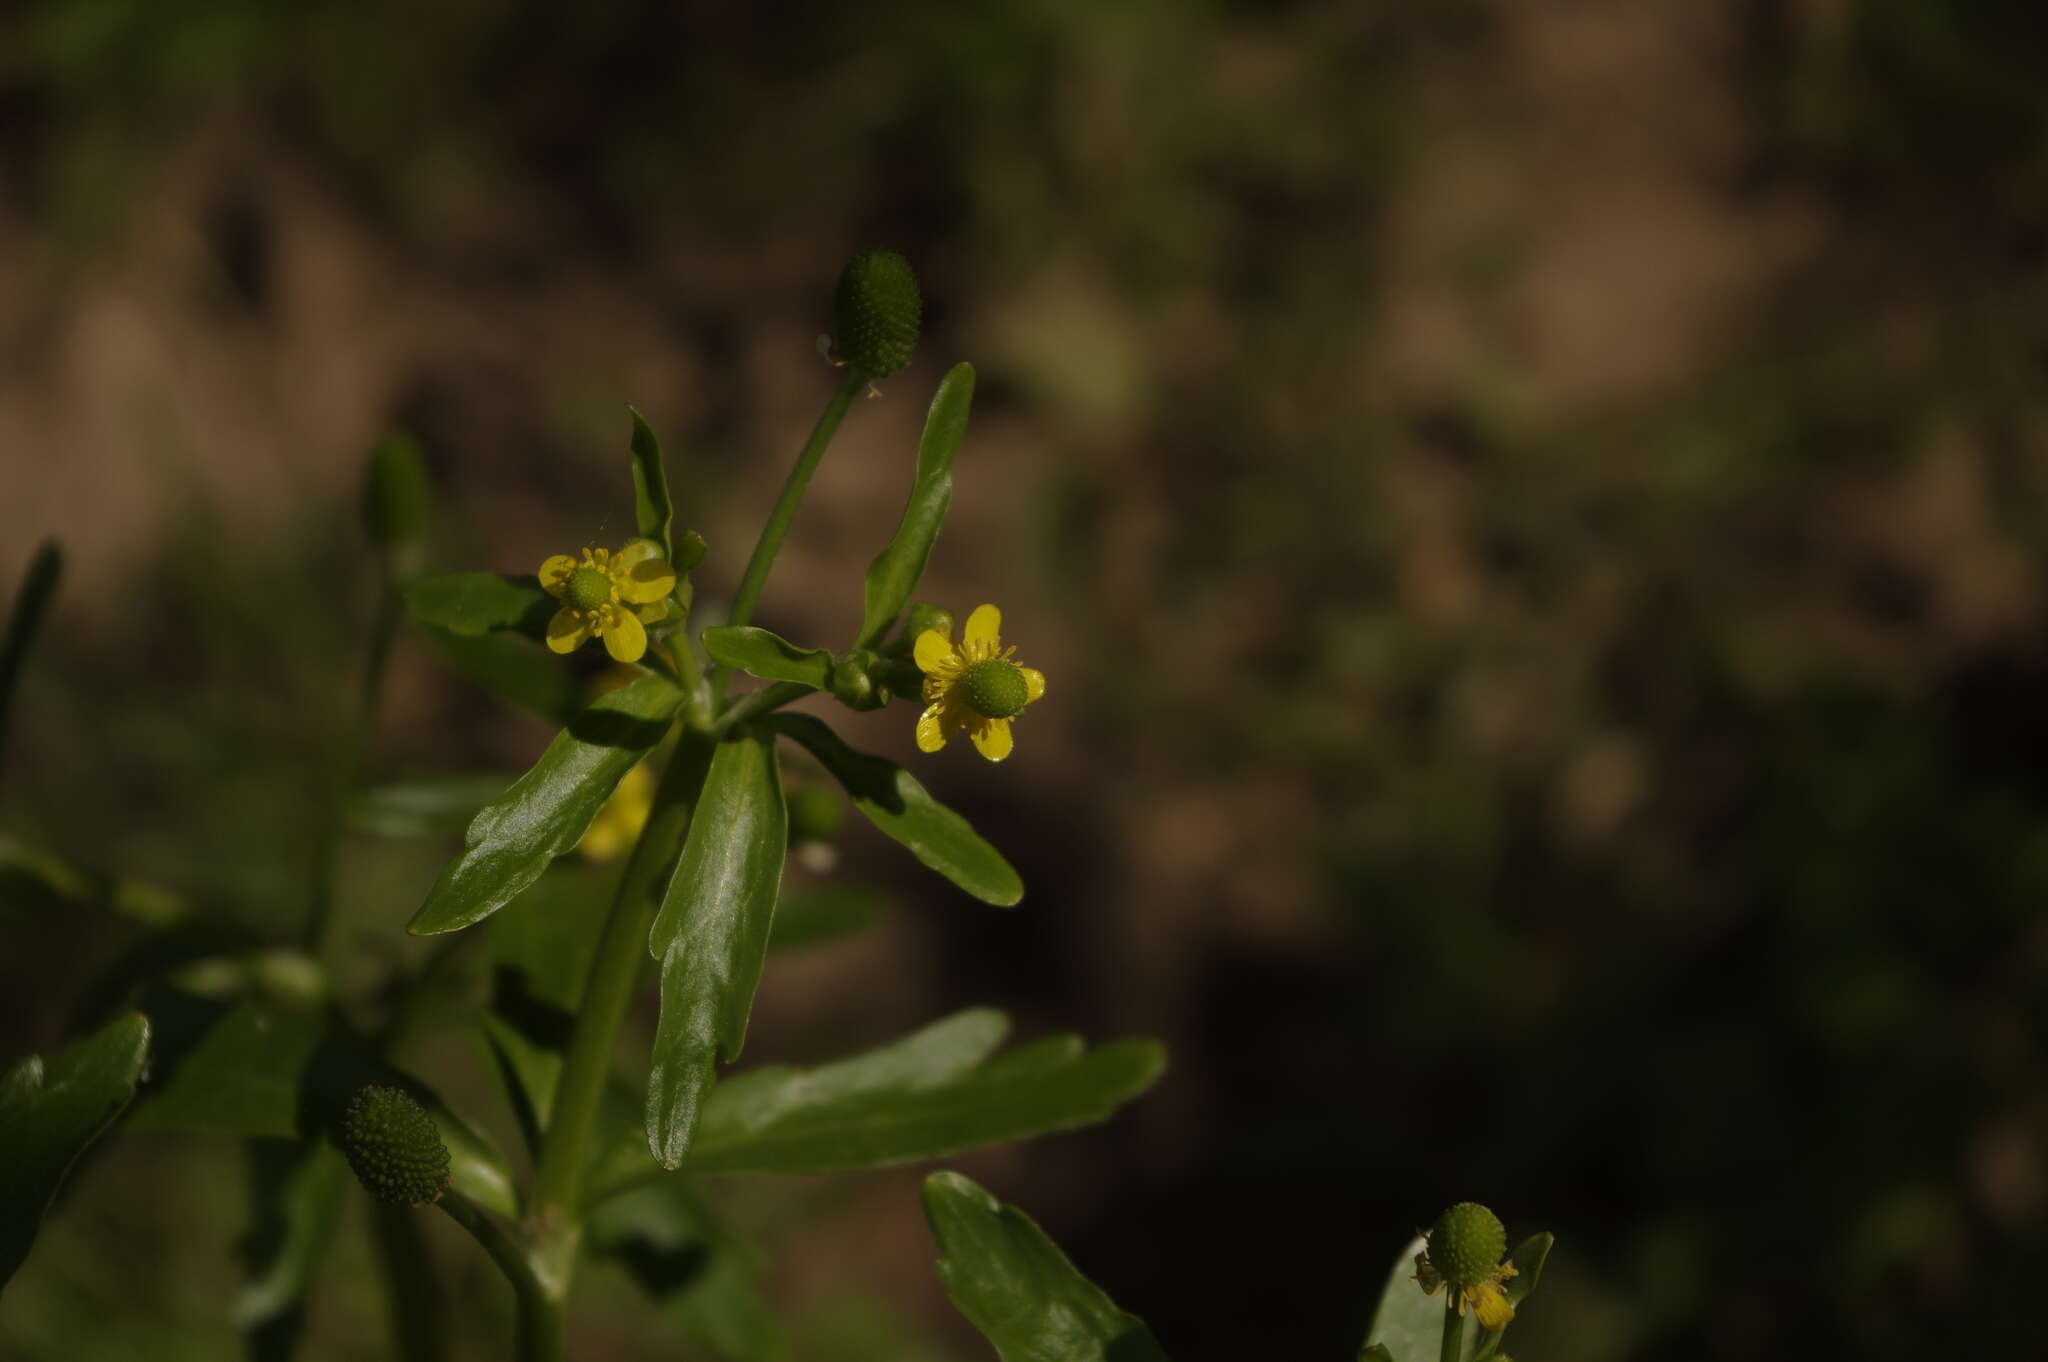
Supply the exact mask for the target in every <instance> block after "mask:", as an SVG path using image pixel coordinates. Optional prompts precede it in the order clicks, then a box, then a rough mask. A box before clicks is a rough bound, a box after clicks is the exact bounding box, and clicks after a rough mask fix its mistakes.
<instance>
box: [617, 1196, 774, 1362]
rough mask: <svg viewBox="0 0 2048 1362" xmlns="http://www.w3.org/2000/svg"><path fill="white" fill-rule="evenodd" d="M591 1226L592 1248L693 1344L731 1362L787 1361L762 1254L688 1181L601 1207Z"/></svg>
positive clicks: (618, 1197)
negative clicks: (765, 1289)
mask: <svg viewBox="0 0 2048 1362" xmlns="http://www.w3.org/2000/svg"><path fill="white" fill-rule="evenodd" d="M589 1223H590V1242H591V1248H592V1249H593V1250H594V1251H595V1252H596V1253H598V1254H600V1255H602V1256H604V1257H608V1258H615V1259H617V1260H618V1261H619V1262H620V1263H621V1264H622V1265H624V1267H625V1268H626V1271H627V1272H628V1273H629V1274H631V1276H632V1277H633V1279H634V1281H636V1282H638V1283H639V1284H640V1288H641V1290H643V1291H645V1292H646V1293H647V1294H648V1295H649V1296H651V1297H653V1298H654V1299H655V1300H657V1301H660V1302H661V1304H662V1309H663V1312H664V1313H665V1314H666V1315H667V1316H668V1317H669V1319H670V1320H672V1321H673V1322H674V1323H675V1325H676V1326H677V1327H678V1328H679V1329H681V1330H682V1331H683V1332H684V1333H685V1334H686V1335H688V1336H689V1337H690V1338H692V1339H695V1340H696V1341H697V1342H698V1343H701V1344H702V1345H703V1346H704V1347H706V1348H708V1349H710V1350H711V1351H712V1352H713V1353H715V1354H717V1355H718V1356H719V1357H722V1358H725V1359H726V1362H770V1359H774V1358H779V1357H781V1356H782V1355H783V1351H784V1345H783V1339H782V1332H781V1328H780V1326H779V1325H778V1324H777V1323H776V1319H775V1315H774V1312H773V1311H772V1310H770V1309H769V1306H768V1302H767V1299H766V1297H764V1296H763V1295H762V1293H761V1286H760V1279H761V1275H762V1270H763V1263H762V1257H761V1253H760V1250H759V1249H757V1248H755V1247H754V1245H752V1244H750V1243H748V1242H747V1241H745V1240H744V1239H742V1238H740V1237H739V1236H738V1235H736V1234H734V1233H733V1232H732V1231H730V1230H728V1229H727V1228H726V1227H725V1226H724V1225H722V1224H720V1223H719V1220H718V1218H717V1217H716V1216H715V1215H714V1214H712V1211H711V1208H710V1207H709V1206H707V1205H706V1204H705V1203H704V1200H703V1198H702V1197H700V1196H699V1195H698V1194H697V1192H696V1190H695V1188H694V1187H693V1186H692V1185H691V1183H690V1180H689V1179H687V1178H660V1179H657V1180H655V1181H652V1182H647V1183H643V1184H642V1185H640V1186H638V1187H636V1188H634V1189H633V1190H631V1191H629V1192H626V1193H623V1194H621V1195H619V1196H615V1197H613V1198H611V1199H610V1200H609V1201H606V1202H605V1203H604V1204H603V1205H601V1206H599V1207H597V1208H596V1209H595V1210H594V1211H593V1212H592V1213H591V1216H590V1222H589Z"/></svg>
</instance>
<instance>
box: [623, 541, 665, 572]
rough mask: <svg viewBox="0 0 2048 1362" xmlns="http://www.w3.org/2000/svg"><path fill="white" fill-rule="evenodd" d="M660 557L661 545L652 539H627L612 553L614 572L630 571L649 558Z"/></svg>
mask: <svg viewBox="0 0 2048 1362" xmlns="http://www.w3.org/2000/svg"><path fill="white" fill-rule="evenodd" d="M659 557H661V545H659V544H657V543H655V542H654V541H653V540H652V539H628V540H627V541H626V547H624V548H622V549H620V550H619V551H618V552H617V553H615V554H613V555H612V570H613V571H614V572H631V571H632V570H633V569H634V568H636V567H638V566H639V565H640V564H642V563H644V562H646V561H647V560H648V559H650V558H659Z"/></svg>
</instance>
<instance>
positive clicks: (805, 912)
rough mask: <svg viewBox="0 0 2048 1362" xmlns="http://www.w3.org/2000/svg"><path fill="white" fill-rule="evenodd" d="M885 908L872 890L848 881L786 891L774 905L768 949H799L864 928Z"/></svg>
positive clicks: (878, 896)
mask: <svg viewBox="0 0 2048 1362" xmlns="http://www.w3.org/2000/svg"><path fill="white" fill-rule="evenodd" d="M886 907H888V904H887V903H886V902H884V901H883V899H882V896H881V895H879V894H877V893H875V892H874V891H873V890H872V889H865V888H862V887H860V886H858V885H849V884H817V885H812V886H811V887H809V888H808V889H800V890H798V891H796V892H795V893H785V894H784V895H783V896H782V902H781V903H779V904H777V905H776V906H775V929H774V930H773V931H772V932H770V933H769V935H768V949H769V950H770V951H800V950H806V949H808V948H810V947H812V946H822V945H825V944H826V943H828V942H832V941H837V940H839V939H840V938H841V937H846V936H852V935H853V934H854V933H855V932H862V931H866V930H867V929H868V927H870V926H871V925H873V923H874V921H875V919H876V918H878V917H880V916H881V915H882V910H883V909H884V908H886Z"/></svg>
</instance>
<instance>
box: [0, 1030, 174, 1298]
mask: <svg viewBox="0 0 2048 1362" xmlns="http://www.w3.org/2000/svg"><path fill="white" fill-rule="evenodd" d="M149 1034H150V1028H149V1021H148V1019H147V1018H145V1017H143V1016H141V1015H140V1014H139V1013H130V1014H129V1015H127V1016H125V1017H122V1018H120V1019H119V1020H117V1021H113V1022H110V1023H108V1024H107V1025H106V1026H104V1027H102V1028H100V1029H99V1030H98V1031H95V1032H93V1034H92V1035H90V1036H87V1037H86V1038H85V1039H84V1040H81V1041H79V1042H77V1043H76V1044H74V1045H71V1046H68V1047H66V1048H65V1049H64V1050H63V1051H62V1052H60V1053H59V1054H58V1055H57V1056H56V1057H55V1058H53V1059H50V1060H48V1061H45V1060H44V1059H43V1057H42V1056H41V1055H30V1056H29V1057H28V1058H27V1059H24V1060H21V1061H20V1062H19V1063H17V1064H15V1065H14V1067H13V1068H11V1069H9V1070H8V1071H7V1072H6V1074H5V1075H0V1287H4V1286H5V1285H6V1284H7V1280H8V1278H10V1277H12V1276H13V1275H14V1271H15V1269H16V1268H18V1267H20V1266H21V1262H22V1259H24V1258H26V1257H27V1256H28V1250H29V1245H30V1244H31V1243H33V1242H34V1241H35V1237H36V1227H37V1226H39V1225H41V1224H42V1220H43V1213H44V1212H45V1211H47V1210H48V1209H49V1207H50V1203H51V1202H52V1201H53V1200H54V1199H55V1198H56V1195H57V1189H58V1188H59V1187H60V1186H62V1185H63V1182H64V1176H65V1174H67V1173H68V1172H70V1171H71V1165H72V1164H73V1163H74V1162H75V1161H76V1160H77V1158H78V1156H79V1155H80V1154H82V1153H83V1152H85V1149H86V1147H87V1146H88V1145H90V1144H91V1143H92V1142H93V1141H94V1140H97V1139H98V1138H99V1137H100V1135H101V1133H102V1132H104V1131H105V1130H106V1128H107V1127H108V1126H109V1125H111V1124H113V1121H114V1118H115V1117H116V1116H119V1115H120V1114H121V1109H122V1108H123V1107H125V1106H127V1105H128V1103H129V1102H130V1101H131V1100H132V1099H133V1098H134V1096H135V1084H136V1081H137V1080H138V1079H140V1078H141V1076H142V1065H143V1061H144V1059H145V1057H146V1056H147V1055H148V1053H149Z"/></svg>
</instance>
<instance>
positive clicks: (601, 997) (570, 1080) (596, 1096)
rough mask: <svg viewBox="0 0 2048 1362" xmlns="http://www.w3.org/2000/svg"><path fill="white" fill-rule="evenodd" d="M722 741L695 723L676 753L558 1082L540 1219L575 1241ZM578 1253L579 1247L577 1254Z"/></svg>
mask: <svg viewBox="0 0 2048 1362" xmlns="http://www.w3.org/2000/svg"><path fill="white" fill-rule="evenodd" d="M714 746H715V744H714V742H713V740H712V738H711V737H710V736H709V735H708V734H705V733H702V732H700V731H698V730H696V729H693V728H687V727H686V728H684V730H683V735H682V738H681V740H680V741H679V742H678V743H677V744H676V750H675V753H674V755H673V756H671V757H670V758H669V764H668V770H667V771H666V772H665V773H664V774H663V776H662V778H661V787H660V788H659V789H658V790H656V791H655V795H654V807H653V809H652V810H651V811H650V813H649V814H648V817H647V826H646V827H645V828H643V829H642V830H641V833H640V840H639V841H638V842H637V843H635V844H634V847H633V854H632V856H631V857H630V858H629V859H628V860H627V862H626V869H625V873H624V874H622V875H621V876H620V877H619V888H618V892H617V894H615V895H614V896H613V899H612V907H611V914H610V916H609V917H607V918H606V919H605V925H604V935H603V936H602V937H601V938H600V939H599V941H598V945H597V956H596V958H595V959H594V960H593V961H592V962H591V966H590V974H589V977H588V979H587V980H586V982H585V983H584V986H583V1001H582V1005H581V1006H580V1007H579V1008H578V1009H577V1012H576V1026H575V1030H574V1031H573V1032H571V1033H570V1037H569V1052H568V1054H567V1056H566V1057H565V1058H564V1059H563V1062H562V1074H561V1077H560V1078H559V1079H558V1080H557V1081H556V1084H555V1100H554V1106H553V1109H552V1114H551V1116H550V1119H549V1122H548V1129H547V1133H546V1135H545V1136H544V1137H543V1138H542V1140H541V1149H540V1161H539V1166H538V1167H537V1168H536V1170H535V1173H534V1195H533V1220H534V1223H535V1225H536V1232H537V1233H539V1234H542V1235H548V1234H558V1233H559V1234H563V1235H566V1236H567V1237H568V1239H569V1240H570V1241H571V1243H572V1245H573V1239H574V1235H575V1233H576V1229H577V1225H578V1222H579V1221H580V1219H581V1217H582V1213H583V1206H582V1197H583V1174H584V1170H585V1166H586V1165H587V1164H588V1163H589V1161H590V1140H591V1134H592V1132H593V1130H594V1129H595V1127H596V1124H597V1113H598V1109H599V1107H600V1106H601V1105H602V1104H603V1101H604V1085H605V1080H606V1079H607V1078H608V1077H609V1076H610V1074H611V1065H612V1051H613V1049H614V1048H616V1043H617V1040H618V1035H619V1026H620V1024H621V1023H622V1022H624V1020H625V1017H626V1010H627V1008H628V1007H629V1006H630V1005H631V1003H632V1001H633V994H634V991H635V987H636V985H637V984H638V983H639V979H640V972H641V970H642V968H643V967H645V966H646V964H647V963H648V954H647V933H648V931H649V929H650V928H652V927H653V925H654V915H655V913H656V911H657V910H658V909H659V908H660V906H661V893H660V890H661V884H660V881H661V876H662V872H663V871H664V870H665V869H666V868H667V867H668V864H669V860H670V858H671V857H672V856H673V855H674V853H675V849H676V848H677V847H678V846H680V845H681V843H682V837H683V831H684V829H685V828H687V827H688V826H689V822H690V813H691V811H692V810H693V809H694V808H695V807H696V803H697V794H698V791H700V790H701V789H702V788H703V786H704V774H705V772H706V771H707V770H709V769H710V766H711V752H712V749H713V747H714ZM573 1255H574V1250H573V1247H571V1248H570V1249H569V1256H570V1257H571V1258H573ZM566 1266H567V1265H566V1264H565V1265H564V1270H565V1272H566ZM564 1287H565V1288H566V1281H565V1282H564Z"/></svg>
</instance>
